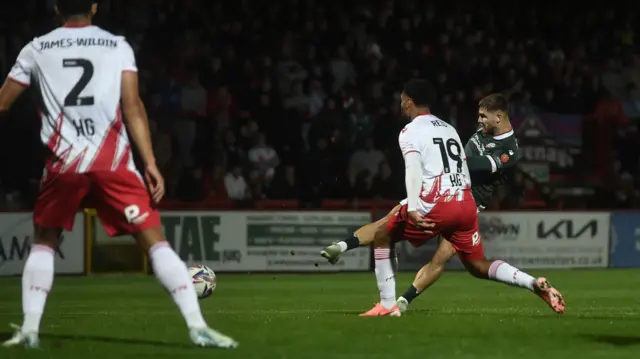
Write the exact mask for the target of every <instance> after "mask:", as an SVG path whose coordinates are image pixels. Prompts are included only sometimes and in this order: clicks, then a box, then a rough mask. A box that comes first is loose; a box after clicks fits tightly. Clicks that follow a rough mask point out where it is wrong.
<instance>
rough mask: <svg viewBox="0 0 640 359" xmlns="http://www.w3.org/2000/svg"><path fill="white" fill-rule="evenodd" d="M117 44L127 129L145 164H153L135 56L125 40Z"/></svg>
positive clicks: (153, 158) (151, 147)
mask: <svg viewBox="0 0 640 359" xmlns="http://www.w3.org/2000/svg"><path fill="white" fill-rule="evenodd" d="M119 46H120V50H121V61H122V109H123V111H124V115H125V119H126V124H127V129H128V130H129V134H130V135H131V139H132V140H133V142H134V143H135V145H136V148H137V149H138V152H140V157H141V158H142V161H143V162H144V164H145V166H149V165H155V163H156V159H155V156H154V155H153V146H152V144H151V132H150V131H149V121H148V119H147V111H146V109H145V108H144V104H143V103H142V99H141V98H140V92H139V85H138V68H137V66H136V61H135V56H134V55H133V50H132V49H131V46H129V44H128V43H127V42H125V41H122V42H121V43H120V44H119Z"/></svg>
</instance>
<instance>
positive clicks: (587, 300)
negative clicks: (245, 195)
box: [0, 270, 640, 359]
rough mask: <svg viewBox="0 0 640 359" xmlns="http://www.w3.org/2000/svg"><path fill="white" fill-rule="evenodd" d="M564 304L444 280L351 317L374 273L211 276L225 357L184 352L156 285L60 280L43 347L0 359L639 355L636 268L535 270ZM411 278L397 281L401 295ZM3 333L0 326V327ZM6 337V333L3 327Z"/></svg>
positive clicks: (209, 305)
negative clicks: (555, 307) (553, 306)
mask: <svg viewBox="0 0 640 359" xmlns="http://www.w3.org/2000/svg"><path fill="white" fill-rule="evenodd" d="M543 272H544V273H545V275H547V276H548V277H549V278H550V280H551V282H552V283H553V284H554V285H555V286H557V287H558V288H559V289H560V290H561V291H562V292H563V293H564V294H565V297H566V302H567V306H568V307H567V308H568V311H567V313H566V314H565V315H564V316H563V317H559V316H557V315H555V314H554V313H552V312H551V310H550V309H548V308H547V307H546V305H545V304H544V303H543V302H542V301H541V300H539V299H538V298H537V297H536V296H534V295H533V294H531V293H529V292H527V291H525V290H522V289H517V288H510V287H508V286H505V285H503V284H498V283H493V282H489V281H481V280H477V279H474V278H472V277H470V276H469V275H467V274H466V273H460V272H454V273H451V272H450V273H446V274H445V275H444V276H443V277H442V278H441V280H440V282H439V283H437V284H436V285H435V286H434V287H433V288H431V289H430V290H429V291H428V292H426V293H424V294H423V295H422V296H421V297H420V298H418V299H416V301H415V302H414V305H413V307H412V308H411V309H412V310H411V311H410V312H408V313H406V314H405V315H403V316H402V317H401V318H388V317H380V318H360V317H358V313H360V312H362V311H364V310H367V309H369V308H370V306H371V305H372V304H373V303H374V302H375V301H376V299H377V295H378V291H377V288H376V284H375V278H374V275H373V273H357V274H347V273H338V274H309V275H267V274H253V275H239V274H224V273H219V276H218V288H217V290H216V291H215V292H214V294H213V295H212V296H211V297H209V298H207V299H205V300H202V301H201V305H202V308H203V310H204V312H205V313H206V317H207V319H208V320H209V322H210V324H211V325H212V327H214V328H216V329H219V330H221V331H223V332H224V333H227V334H229V335H231V336H233V337H235V338H236V339H237V340H238V341H240V348H238V349H236V350H231V351H223V350H217V349H199V348H193V347H191V346H190V342H189V340H188V335H187V331H186V329H185V326H184V323H183V321H182V319H181V317H180V315H179V314H178V311H177V309H176V308H175V307H174V305H173V303H172V301H171V300H170V299H169V297H168V296H167V295H166V294H165V293H164V291H163V290H162V289H161V287H160V286H159V285H158V284H157V283H156V281H155V279H154V278H153V277H136V276H108V277H58V278H56V281H55V286H54V289H53V291H52V293H51V295H50V297H49V303H48V305H47V312H46V315H45V317H44V319H43V323H42V334H41V344H42V349H41V350H37V351H25V350H23V349H4V348H0V358H3V359H23V358H60V359H62V358H64V359H75V358H84V359H107V358H108V359H112V358H113V359H119V358H180V359H183V358H185V359H186V358H243V359H248V358H250V359H254V358H283V359H284V358H300V359H315V358H322V359H327V358H331V359H332V358H336V359H342V358H344V359H347V358H348V359H358V358H363V359H365V358H366V359H377V358H385V359H386V358H429V359H438V358H443V359H444V358H446V359H457V358H469V359H471V358H491V359H500V358H505V359H514V358H516V359H528V358H535V359H539V358H545V359H555V358H563V359H567V358H569V359H572V358H580V359H585V358H606V359H613V358H625V359H629V358H634V357H637V355H638V353H639V352H640V270H597V271H596V270H584V271H534V272H533V273H532V274H537V275H540V274H542V273H543ZM411 279H412V274H410V273H403V274H401V275H399V276H398V281H397V282H398V286H397V287H398V294H401V293H402V292H403V291H404V289H405V288H406V287H407V286H408V285H409V283H410V282H411ZM0 322H1V323H2V324H1V325H3V327H0V337H1V338H0V339H5V338H8V337H9V336H10V334H11V333H10V328H9V326H8V324H9V323H10V322H13V323H20V322H21V315H20V279H19V278H4V279H0ZM5 323H6V326H4V325H5ZM3 328H4V329H3Z"/></svg>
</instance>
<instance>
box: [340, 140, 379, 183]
mask: <svg viewBox="0 0 640 359" xmlns="http://www.w3.org/2000/svg"><path fill="white" fill-rule="evenodd" d="M383 161H385V156H384V154H383V153H382V151H380V150H378V149H376V148H375V145H374V143H373V138H371V137H367V138H366V139H365V140H364V147H363V148H361V149H359V150H357V151H356V152H354V153H353V155H351V158H350V160H349V173H350V176H351V177H352V178H355V177H357V176H358V175H359V174H360V173H362V172H364V171H366V173H367V176H369V177H374V176H375V175H377V174H378V169H379V168H380V163H382V162H383Z"/></svg>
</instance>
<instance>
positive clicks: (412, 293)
mask: <svg viewBox="0 0 640 359" xmlns="http://www.w3.org/2000/svg"><path fill="white" fill-rule="evenodd" d="M420 293H422V292H421V291H419V290H417V289H416V287H414V286H413V284H412V285H410V286H409V289H407V291H406V292H404V294H403V295H402V297H403V298H404V299H406V300H407V302H409V303H411V301H412V300H414V299H416V297H417V296H419V295H420Z"/></svg>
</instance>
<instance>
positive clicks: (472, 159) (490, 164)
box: [467, 150, 518, 173]
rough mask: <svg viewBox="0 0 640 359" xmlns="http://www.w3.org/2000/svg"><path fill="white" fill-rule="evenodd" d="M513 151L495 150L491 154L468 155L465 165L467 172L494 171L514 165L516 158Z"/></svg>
mask: <svg viewBox="0 0 640 359" xmlns="http://www.w3.org/2000/svg"><path fill="white" fill-rule="evenodd" d="M516 157H517V156H516V154H515V153H514V152H513V151H508V150H502V151H495V152H494V153H493V154H491V155H484V156H468V157H467V166H468V167H469V172H472V173H473V172H489V173H495V172H498V171H499V170H501V169H504V168H509V167H512V166H514V165H515V164H516V163H517V162H518V159H517V158H516Z"/></svg>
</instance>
